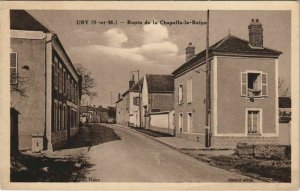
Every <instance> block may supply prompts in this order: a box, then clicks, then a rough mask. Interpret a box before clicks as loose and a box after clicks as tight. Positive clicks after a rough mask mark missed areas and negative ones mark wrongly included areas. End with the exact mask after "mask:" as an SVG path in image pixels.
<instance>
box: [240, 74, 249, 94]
mask: <svg viewBox="0 0 300 191" xmlns="http://www.w3.org/2000/svg"><path fill="white" fill-rule="evenodd" d="M247 86H248V83H247V72H242V73H241V95H242V96H247V93H248V88H247Z"/></svg>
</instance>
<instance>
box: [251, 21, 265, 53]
mask: <svg viewBox="0 0 300 191" xmlns="http://www.w3.org/2000/svg"><path fill="white" fill-rule="evenodd" d="M248 29H249V45H250V46H251V47H252V48H263V28H262V24H261V23H260V22H259V20H258V19H255V20H254V19H251V23H250V24H249V26H248Z"/></svg>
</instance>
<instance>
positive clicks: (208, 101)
mask: <svg viewBox="0 0 300 191" xmlns="http://www.w3.org/2000/svg"><path fill="white" fill-rule="evenodd" d="M208 48H209V10H207V23H206V57H205V64H206V99H205V106H206V107H205V108H206V112H205V114H206V115H205V147H209V146H210V138H211V137H210V136H211V135H210V133H211V132H210V128H211V127H210V106H211V98H210V64H209V62H208V56H209V55H208V54H209V52H208Z"/></svg>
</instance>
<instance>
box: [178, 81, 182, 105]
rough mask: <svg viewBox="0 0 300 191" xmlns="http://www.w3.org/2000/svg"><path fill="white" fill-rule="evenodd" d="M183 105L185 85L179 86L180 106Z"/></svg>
mask: <svg viewBox="0 0 300 191" xmlns="http://www.w3.org/2000/svg"><path fill="white" fill-rule="evenodd" d="M182 103H183V84H180V85H179V86H178V104H182Z"/></svg>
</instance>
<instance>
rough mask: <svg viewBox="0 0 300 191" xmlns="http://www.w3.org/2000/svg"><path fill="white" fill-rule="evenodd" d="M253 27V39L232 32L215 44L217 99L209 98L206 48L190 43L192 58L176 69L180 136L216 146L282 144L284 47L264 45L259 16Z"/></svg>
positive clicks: (212, 89) (212, 50)
mask: <svg viewBox="0 0 300 191" xmlns="http://www.w3.org/2000/svg"><path fill="white" fill-rule="evenodd" d="M248 29H249V41H247V40H244V39H241V38H239V37H236V36H233V35H228V36H227V37H225V38H223V39H221V40H220V41H218V42H217V43H215V44H213V45H212V46H210V47H209V50H208V52H209V58H208V62H209V65H210V71H211V72H210V74H211V75H210V78H209V82H210V83H209V89H210V94H211V97H210V98H211V101H210V100H206V72H205V71H206V62H205V58H206V57H205V55H206V50H203V51H202V52H200V53H198V54H195V51H194V50H195V48H194V47H193V45H192V44H191V43H190V44H189V46H188V47H187V48H186V57H187V58H186V62H185V63H184V64H183V65H181V66H180V67H179V68H177V69H176V70H175V71H174V72H173V75H174V78H175V96H174V98H175V101H174V107H175V126H176V136H178V137H182V138H186V139H190V140H193V141H196V142H199V143H200V144H202V145H203V146H204V145H205V143H207V145H206V146H211V147H235V145H236V143H237V142H240V141H242V142H248V143H268V144H270V143H274V144H277V143H278V134H279V132H278V128H279V124H278V88H277V86H278V57H279V55H280V54H281V52H280V51H277V50H273V49H270V48H266V47H264V46H263V28H262V24H261V23H260V22H259V21H258V19H256V20H254V19H252V21H251V23H250V24H249V26H248ZM206 102H209V105H210V110H208V114H209V125H208V126H206V107H205V105H206V104H205V103H206Z"/></svg>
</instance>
